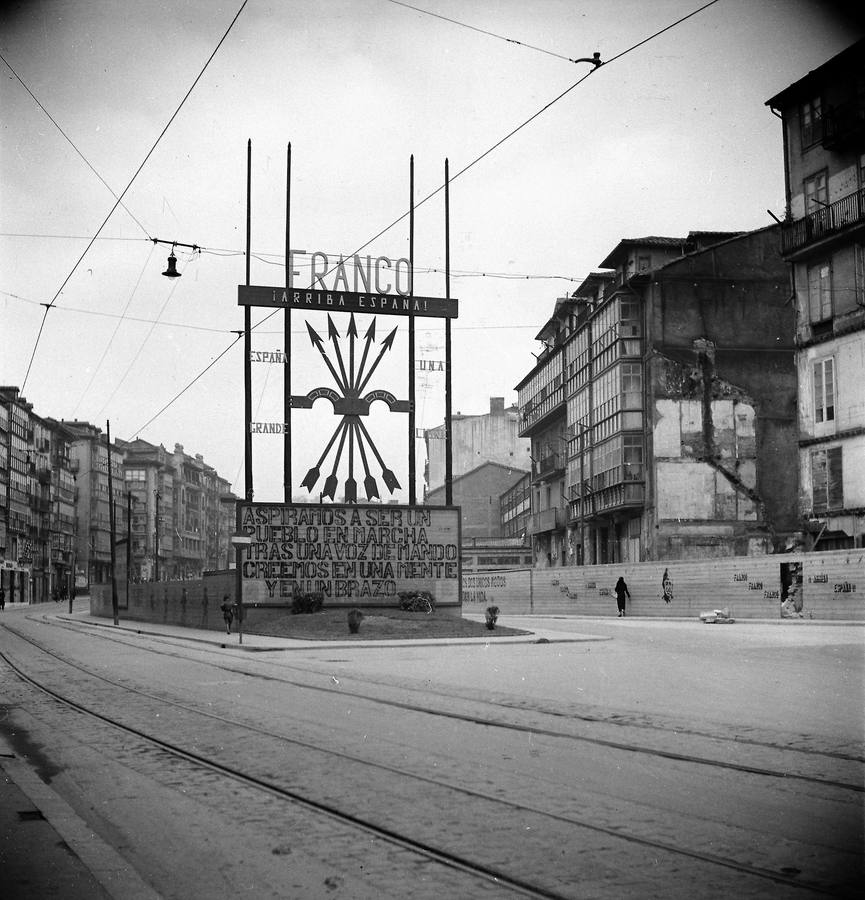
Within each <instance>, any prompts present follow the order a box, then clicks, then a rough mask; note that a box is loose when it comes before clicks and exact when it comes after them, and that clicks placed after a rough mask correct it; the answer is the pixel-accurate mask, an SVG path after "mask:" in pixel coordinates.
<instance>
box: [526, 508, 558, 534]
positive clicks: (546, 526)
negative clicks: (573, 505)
mask: <svg viewBox="0 0 865 900" xmlns="http://www.w3.org/2000/svg"><path fill="white" fill-rule="evenodd" d="M562 519H563V517H562V514H561V510H560V509H559V508H558V507H555V506H554V507H552V508H551V509H543V510H541V511H540V512H539V513H535V514H534V515H533V516H532V534H539V533H540V532H542V531H555V530H556V529H557V528H559V527H560V526H561V525H562Z"/></svg>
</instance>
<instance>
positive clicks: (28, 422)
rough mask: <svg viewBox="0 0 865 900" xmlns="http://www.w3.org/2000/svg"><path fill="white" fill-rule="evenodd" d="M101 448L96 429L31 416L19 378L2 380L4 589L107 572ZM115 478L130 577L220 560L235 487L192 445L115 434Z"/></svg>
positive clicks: (35, 598)
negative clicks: (14, 383)
mask: <svg viewBox="0 0 865 900" xmlns="http://www.w3.org/2000/svg"><path fill="white" fill-rule="evenodd" d="M108 456H109V448H108V446H107V444H106V440H105V436H104V435H103V433H102V431H101V429H99V428H97V427H95V426H93V425H91V424H89V423H87V422H78V421H72V422H66V421H58V420H56V419H52V418H46V417H42V416H39V415H37V414H36V413H35V412H34V411H33V407H32V405H31V404H30V403H27V401H26V400H25V399H24V398H23V397H21V396H20V395H19V392H18V389H17V388H14V387H0V586H2V588H3V589H4V591H5V593H6V599H7V600H8V601H10V602H41V601H44V600H48V599H50V598H51V597H61V596H66V595H67V594H68V592H69V591H71V590H73V588H75V587H77V588H78V589H79V590H80V589H82V588H84V587H86V586H87V585H88V584H90V583H91V582H105V581H108V580H109V578H110V576H111V510H110V507H109V476H108ZM111 479H112V482H113V484H112V487H113V494H114V513H115V516H114V518H115V521H114V535H115V554H116V561H117V570H118V572H121V573H122V574H123V577H125V573H126V560H127V539H129V540H130V543H129V545H128V546H129V562H130V568H129V574H130V577H131V578H132V579H142V580H151V579H157V580H161V579H175V578H188V577H195V576H198V575H200V574H201V572H202V571H204V570H208V569H219V568H223V569H224V568H228V563H229V558H230V553H229V551H230V549H231V546H230V539H231V533H232V532H233V530H234V501H235V499H236V498H235V497H234V495H232V494H231V484H230V482H228V481H227V480H226V479H224V478H222V477H221V476H220V475H219V474H218V473H217V472H216V471H215V470H214V469H213V468H212V467H211V466H209V465H207V463H205V462H204V459H203V458H202V456H201V455H200V454H198V455H196V456H190V455H189V454H187V453H185V452H184V450H183V447H182V445H180V444H175V447H174V452H173V453H171V452H168V451H167V450H166V449H165V448H164V447H163V446H161V445H160V446H158V447H156V446H154V445H152V444H149V443H147V442H146V441H142V440H137V441H123V440H119V439H118V440H115V441H114V442H113V443H112V444H111ZM224 501H225V502H224ZM127 515H128V518H127Z"/></svg>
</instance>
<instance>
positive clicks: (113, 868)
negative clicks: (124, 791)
mask: <svg viewBox="0 0 865 900" xmlns="http://www.w3.org/2000/svg"><path fill="white" fill-rule="evenodd" d="M0 872H2V882H3V889H2V896H3V900H25V898H26V900H32V898H35V897H38V898H40V900H44V898H50V897H57V898H62V900H111V898H114V900H158V897H159V895H158V894H156V893H155V892H154V891H153V890H152V889H151V888H150V887H149V886H148V885H146V884H145V883H144V882H143V881H142V880H141V878H140V877H139V876H138V873H137V872H135V870H134V869H132V868H131V866H129V864H128V863H127V862H126V861H125V860H124V859H123V858H122V857H121V856H120V855H119V854H118V853H117V852H116V851H115V850H114V849H113V848H112V847H110V846H109V845H108V844H106V843H105V842H104V841H103V840H102V839H101V838H100V837H99V836H98V835H96V834H94V833H93V832H92V831H91V830H90V828H89V827H88V826H87V824H86V822H84V820H83V819H81V818H79V816H78V815H77V814H76V813H75V812H74V811H73V810H72V808H71V807H70V806H69V805H68V804H67V803H66V802H65V801H64V800H63V799H62V798H61V797H60V796H59V795H58V794H57V793H56V792H55V791H54V790H53V789H52V788H51V787H50V786H49V785H47V784H45V782H43V781H42V780H41V779H40V778H39V776H38V775H37V774H36V772H35V771H34V770H33V769H32V768H31V766H30V764H29V763H28V762H27V760H26V758H19V757H18V756H17V755H16V754H15V752H14V750H13V749H12V747H11V746H10V745H9V744H8V743H7V741H6V739H5V738H4V737H3V736H2V735H0Z"/></svg>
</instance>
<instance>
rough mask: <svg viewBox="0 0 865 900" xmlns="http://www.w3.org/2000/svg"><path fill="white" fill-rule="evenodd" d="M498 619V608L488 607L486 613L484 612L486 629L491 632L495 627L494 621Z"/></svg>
mask: <svg viewBox="0 0 865 900" xmlns="http://www.w3.org/2000/svg"><path fill="white" fill-rule="evenodd" d="M498 617H499V608H498V607H497V606H488V607H487V608H486V611H485V612H484V619H485V620H486V623H487V628H489V630H490V631H492V630H493V629H494V628H495V627H496V620H497V619H498Z"/></svg>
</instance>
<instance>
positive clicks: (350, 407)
mask: <svg viewBox="0 0 865 900" xmlns="http://www.w3.org/2000/svg"><path fill="white" fill-rule="evenodd" d="M375 323H376V320H375V318H373V320H372V323H371V324H370V326H369V328H368V329H367V332H366V334H365V335H364V338H363V341H364V346H363V352H362V353H361V358H360V364H359V365H358V367H357V369H355V344H356V342H357V339H358V333H357V325H356V324H355V321H354V313H352V314H351V320H350V321H349V325H348V330H347V331H346V334H345V336H346V337H347V338H348V341H349V343H348V370H346V367H345V361H344V359H343V355H342V348H341V346H340V340H341V336H340V333H339V332H338V331H337V329H336V326H335V325H334V324H333V319H331V317H330V316H329V315H328V317H327V337H328V340H329V341H330V342H331V343H332V344H333V350H334V354H335V356H336V366H334V363H333V361H332V360H331V359H330V357H329V356H328V355H327V348H326V347H325V342H324V340H323V339H322V338H321V336H320V335H319V334H318V333H317V332H316V331H315V329H314V328H313V327H312V326H311V325H310V324H309V322H307V323H306V328H307V331H308V332H309V338H310V340H311V341H312V345H313V346H314V347H315V348H316V349H317V350H318V352H319V353H320V354H321V358H322V359H323V360H324V364H325V365H326V366H327V369H328V371H329V372H330V374H331V376H332V377H333V380H334V382H335V383H336V390H334V389H333V388H331V387H318V388H314V389H313V390H311V391H310V392H309V393H308V394H301V395H296V394H293V395H292V397H291V405H292V407H293V408H295V409H312V405H313V403H314V402H315V401H316V400H318V399H320V398H322V397H324V398H326V399H328V400H330V401H331V403H332V404H333V412H334V415H337V416H342V419H341V420H340V422H339V424H338V425H337V426H336V429H335V431H334V432H333V434H332V435H331V437H330V440H329V441H328V442H327V444H326V445H325V447H324V450H322V452H321V456H319V458H318V462H317V463H316V465H314V466H313V467H312V468H311V469H310V470H309V471H308V472H307V473H306V477H305V478H304V479H303V481H302V482H301V486H302V487H305V488H306V489H307V490H308V491H309V492H310V493H312V490H313V488H314V487H315V485H316V484H317V483H318V480H319V478H321V469H322V466H324V465H325V460H326V459H327V458H328V456H329V455H330V452H331V450H332V449H333V447H334V445H336V454H335V455H334V458H333V464H332V466H331V470H330V474H329V475H328V476H327V478H326V479H325V481H324V489H323V490H322V495H323V496H325V497H330V499H331V500H334V499H335V497H336V489H337V485H338V484H339V479H338V478H337V474H336V473H337V470H338V469H339V464H340V461H341V459H342V455H343V451H344V450H345V444H346V439H348V458H347V459H348V478H347V479H346V480H345V484H344V493H345V500H346V502H347V503H356V502H357V480H356V479H355V477H354V468H355V445H356V446H357V450H358V454H359V456H360V462H361V463H362V465H363V470H364V472H365V473H366V474H365V476H364V480H363V485H364V490H365V492H366V497H367V500H372V499H373V498H374V497H378V496H379V492H378V481H377V480H376V477H375V476H374V475H373V474H372V472H371V471H370V457H369V456H368V455H367V450H369V452H370V454H371V455H372V456H373V457H375V461H376V462H377V463H378V465H379V467H380V468H381V478H382V480H383V481H384V484H385V487H387V489H388V490H389V491H390V492H391V493H393V492H394V491H395V490H396V489H397V488H398V487H399V486H400V484H399V482H398V481H397V478H396V475H394V473H393V471H392V470H391V469H389V468H388V467H387V466H386V465H385V463H384V460H383V459H382V456H381V453H379V451H378V448H377V447H376V446H375V443H374V441H373V439H372V437H371V436H370V433H369V431H368V429H367V427H366V425H364V423H363V417H364V416H368V415H369V410H370V406H371V404H372V403H373V402H374V401H376V400H382V401H383V402H385V403H387V405H388V407H389V409H390V410H391V412H408V411H409V403H408V401H407V400H397V398H396V397H395V396H394V395H393V394H392V393H391V392H390V391H385V390H374V391H370V392H369V393H367V394H366V395H364V393H363V392H364V389H365V388H366V386H367V385H368V384H369V382H370V380H371V379H372V376H373V375H374V374H375V370H376V369H377V368H378V365H379V363H380V362H381V361H382V359H383V358H384V355H385V354H386V353H387V352H388V351H389V350H390V349H391V347H392V346H393V342H394V338H395V337H396V332H397V330H396V328H394V330H393V331H391V332H390V334H388V335H387V337H386V338H384V340H383V341H382V342H381V343H380V344H379V345H378V347H379V350H378V355H377V356H376V357H375V360H374V361H373V362H372V363H371V364H370V366H369V371H366V367H367V361H368V359H369V356H370V350H371V349H372V347H373V346H374V345H375Z"/></svg>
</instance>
